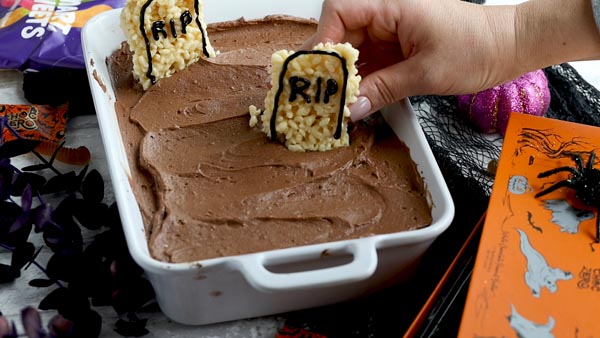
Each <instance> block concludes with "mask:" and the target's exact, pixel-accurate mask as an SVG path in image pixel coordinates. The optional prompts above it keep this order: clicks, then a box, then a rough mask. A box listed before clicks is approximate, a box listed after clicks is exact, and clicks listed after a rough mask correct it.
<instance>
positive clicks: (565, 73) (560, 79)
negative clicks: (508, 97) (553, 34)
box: [410, 64, 600, 197]
mask: <svg viewBox="0 0 600 338" xmlns="http://www.w3.org/2000/svg"><path fill="white" fill-rule="evenodd" d="M544 71H545V73H546V76H547V78H548V83H549V88H550V95H551V101H550V108H549V109H548V112H547V113H546V117H550V118H555V119H560V120H565V121H571V122H577V123H582V124H588V125H594V126H600V92H599V91H598V90H597V89H596V88H594V87H593V86H591V85H590V84H589V83H588V82H586V81H585V80H584V79H583V78H581V76H580V75H579V73H577V71H576V70H575V69H574V68H573V67H571V66H570V65H568V64H561V65H556V66H552V67H548V68H546V69H544ZM410 100H411V103H412V106H413V109H414V110H415V113H416V114H417V117H418V119H419V122H420V124H421V126H422V128H423V131H424V132H425V135H426V136H427V140H428V142H429V144H430V146H431V148H432V150H433V152H434V155H435V157H436V160H437V161H438V164H439V166H440V168H441V169H442V172H444V175H445V178H446V180H447V181H450V182H453V181H455V179H456V178H457V177H455V176H456V175H458V176H460V177H458V178H460V179H461V180H460V182H461V184H465V182H466V186H462V187H452V186H451V185H452V184H451V183H449V186H450V188H451V189H452V188H455V189H467V190H472V192H474V193H475V194H478V195H480V196H481V197H489V196H490V194H491V190H492V186H493V183H494V176H493V170H491V169H490V164H493V163H494V161H497V160H498V158H499V156H500V151H501V149H502V141H503V138H502V137H501V136H500V135H499V134H482V133H480V132H478V131H477V130H475V129H474V128H473V127H471V125H470V124H469V123H468V121H466V120H465V119H464V118H463V117H462V116H461V115H460V114H459V112H458V103H457V100H456V97H455V96H416V97H411V98H410ZM474 197H477V196H474Z"/></svg>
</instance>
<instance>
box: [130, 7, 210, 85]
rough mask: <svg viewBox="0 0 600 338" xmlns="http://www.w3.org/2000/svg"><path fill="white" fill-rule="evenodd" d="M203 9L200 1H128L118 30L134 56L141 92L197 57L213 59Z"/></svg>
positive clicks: (135, 70)
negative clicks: (121, 31) (121, 32)
mask: <svg viewBox="0 0 600 338" xmlns="http://www.w3.org/2000/svg"><path fill="white" fill-rule="evenodd" d="M202 9H203V4H202V2H201V1H200V0H127V3H126V5H125V7H124V8H123V10H122V12H121V28H122V29H123V31H124V32H125V35H126V37H127V43H128V44H129V48H130V49H131V52H132V55H133V75H134V77H135V79H136V80H138V81H139V82H140V83H141V84H142V86H143V87H144V90H145V89H148V88H149V87H150V86H151V85H153V84H154V83H156V81H158V80H159V79H161V78H164V77H169V76H171V75H172V74H173V73H174V72H176V71H178V70H182V69H184V68H185V67H187V66H188V65H190V64H192V63H194V62H196V61H198V59H199V58H200V57H205V58H208V57H214V56H215V51H214V49H213V48H212V46H211V44H210V41H209V39H208V36H207V34H206V24H205V23H204V19H203V11H202ZM148 60H151V62H148Z"/></svg>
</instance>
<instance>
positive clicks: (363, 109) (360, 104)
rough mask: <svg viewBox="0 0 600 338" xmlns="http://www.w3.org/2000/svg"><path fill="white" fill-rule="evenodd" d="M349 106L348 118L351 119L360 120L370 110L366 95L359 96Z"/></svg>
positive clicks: (369, 102) (369, 101)
mask: <svg viewBox="0 0 600 338" xmlns="http://www.w3.org/2000/svg"><path fill="white" fill-rule="evenodd" d="M349 108H350V119H351V120H352V121H358V120H361V119H362V118H364V117H365V116H367V114H368V113H369V112H370V111H371V100H369V99H368V98H367V97H366V96H359V97H358V98H357V99H356V102H354V103H353V104H352V105H351V106H350V107H349Z"/></svg>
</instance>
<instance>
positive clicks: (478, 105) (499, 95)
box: [457, 70, 550, 135]
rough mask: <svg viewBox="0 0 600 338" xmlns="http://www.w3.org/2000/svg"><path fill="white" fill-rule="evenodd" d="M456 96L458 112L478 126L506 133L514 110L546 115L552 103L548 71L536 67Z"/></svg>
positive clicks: (481, 129)
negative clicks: (501, 81) (509, 79)
mask: <svg viewBox="0 0 600 338" xmlns="http://www.w3.org/2000/svg"><path fill="white" fill-rule="evenodd" d="M457 98H458V109H459V111H460V112H461V114H463V115H464V116H465V117H466V118H467V119H468V120H469V121H470V122H471V123H472V124H473V125H474V126H475V127H476V128H477V129H479V130H480V131H482V132H484V133H494V132H498V133H500V134H502V135H504V133H505V132H506V125H507V124H508V118H509V116H510V114H511V113H513V112H515V113H522V114H530V115H536V116H542V115H544V114H545V113H546V111H548V107H549V105H550V90H549V89H548V79H547V78H546V74H544V72H543V71H542V70H536V71H533V72H529V73H526V74H524V75H522V76H521V77H519V78H517V79H515V80H512V81H509V82H507V83H504V84H502V85H499V86H496V87H493V88H490V89H487V90H483V91H481V92H478V93H475V94H469V95H459V96H458V97H457Z"/></svg>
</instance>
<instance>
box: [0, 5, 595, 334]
mask: <svg viewBox="0 0 600 338" xmlns="http://www.w3.org/2000/svg"><path fill="white" fill-rule="evenodd" d="M243 1H244V3H245V0H243ZM508 2H510V0H489V1H488V2H487V4H489V5H494V4H505V3H508ZM248 3H250V2H249V1H248ZM571 64H572V65H573V66H574V67H575V68H576V69H577V71H578V72H579V73H580V74H581V76H582V77H583V78H584V79H586V81H588V82H589V83H591V84H592V85H594V86H595V87H596V88H600V61H589V62H576V63H571ZM21 87H22V76H21V74H19V73H18V72H16V71H2V70H0V102H1V103H15V104H18V103H26V101H25V99H24V97H23V94H22V91H21ZM82 126H86V127H82ZM75 130H80V131H81V133H82V134H86V135H87V136H88V137H89V139H88V141H86V142H89V144H86V145H88V147H90V150H91V151H92V153H93V156H94V157H93V158H94V160H93V161H94V163H96V162H102V161H101V160H100V159H101V158H103V157H104V150H103V148H102V143H101V139H100V135H99V130H98V127H97V120H96V118H95V117H93V116H87V117H82V118H77V119H74V120H72V121H71V122H69V131H68V132H67V139H70V138H71V136H70V135H72V133H74V131H75ZM75 143H77V142H75ZM94 149H96V150H94ZM98 169H99V170H100V172H101V173H102V176H103V177H104V178H105V179H106V180H107V183H108V179H107V178H108V172H107V170H106V167H104V168H102V166H100V167H99V168H98ZM38 240H39V241H38V242H37V243H36V245H39V244H41V239H38ZM47 257H48V253H47V252H42V254H41V255H40V258H41V260H42V262H43V261H44V259H45V258H47ZM9 259H10V257H9V255H8V254H7V253H5V252H0V262H3V263H6V262H8V260H9ZM39 277H42V274H41V272H39V270H37V269H36V268H34V267H30V268H29V269H28V270H26V271H25V272H24V274H23V276H21V277H20V278H19V279H18V280H17V281H16V282H15V283H13V284H8V285H3V286H1V287H0V309H1V310H2V311H3V314H4V315H6V316H7V317H8V318H9V319H11V320H14V321H15V322H16V323H18V322H19V321H20V320H19V318H20V315H19V311H20V309H21V308H23V307H25V306H28V305H36V304H38V303H39V301H40V300H41V299H42V298H43V297H44V296H45V295H46V294H47V293H46V292H47V290H44V289H37V288H33V287H30V286H28V285H27V284H26V281H28V280H31V279H34V278H39ZM96 309H97V310H99V312H100V313H101V315H102V316H103V318H104V321H103V330H102V334H101V337H118V335H117V334H116V333H115V332H114V331H113V327H112V326H113V324H114V322H115V321H116V320H117V317H116V314H115V313H114V311H113V310H112V308H96ZM51 314H53V312H50V313H44V318H45V319H47V318H48V317H49V316H50V315H51ZM145 318H148V319H149V320H148V329H149V330H150V334H149V335H147V336H146V337H149V338H151V337H157V338H158V337H161V338H162V337H174V338H187V337H190V338H192V337H198V338H202V337H206V338H213V337H221V338H238V337H256V338H261V337H265V338H266V337H269V338H272V337H274V336H275V333H276V330H277V328H278V327H279V326H280V325H281V324H282V320H281V319H280V318H277V317H266V318H260V319H253V320H242V321H236V322H230V323H223V324H217V325H208V326H202V327H191V326H184V325H180V324H177V323H173V322H172V321H170V320H169V319H167V318H166V317H165V316H164V315H162V314H161V313H155V314H148V315H147V316H146V317H145Z"/></svg>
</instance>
